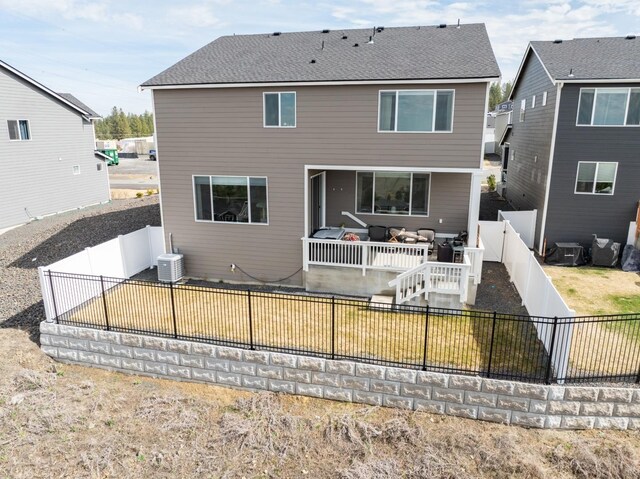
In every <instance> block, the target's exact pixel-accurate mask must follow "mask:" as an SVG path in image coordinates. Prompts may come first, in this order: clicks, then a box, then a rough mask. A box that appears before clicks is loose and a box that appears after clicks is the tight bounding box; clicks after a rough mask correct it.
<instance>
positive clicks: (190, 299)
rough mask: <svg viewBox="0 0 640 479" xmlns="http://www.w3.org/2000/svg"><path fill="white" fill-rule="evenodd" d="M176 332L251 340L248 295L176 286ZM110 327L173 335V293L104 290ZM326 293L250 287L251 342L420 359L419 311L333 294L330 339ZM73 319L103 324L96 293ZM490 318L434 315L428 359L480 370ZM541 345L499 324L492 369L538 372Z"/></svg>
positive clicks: (527, 333)
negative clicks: (377, 305)
mask: <svg viewBox="0 0 640 479" xmlns="http://www.w3.org/2000/svg"><path fill="white" fill-rule="evenodd" d="M174 298H175V305H176V317H177V318H178V320H177V322H176V327H177V331H178V335H179V336H181V337H190V338H195V339H198V338H202V339H207V338H214V339H216V340H217V341H219V342H226V343H228V344H233V343H238V342H239V343H244V344H249V343H250V341H251V338H250V335H249V321H248V318H249V310H248V308H249V302H248V299H247V293H246V292H244V291H233V290H227V289H211V288H201V287H177V288H174ZM106 300H107V308H108V311H109V326H110V327H113V328H120V329H126V330H129V329H136V328H137V329H144V330H150V331H155V332H157V333H163V334H168V335H172V334H173V332H174V324H173V314H172V309H171V296H170V290H169V288H168V287H158V285H157V284H155V283H149V285H145V283H141V282H137V283H128V284H124V285H121V286H117V287H115V288H113V289H111V290H109V292H108V293H107V295H106ZM331 308H332V304H331V299H330V298H319V299H314V300H309V299H308V298H306V297H304V296H297V295H283V294H269V293H252V295H251V309H252V315H251V316H252V326H253V343H254V344H255V345H258V347H259V348H265V347H270V346H271V347H279V348H285V349H287V350H289V351H308V352H316V353H322V354H330V353H331V351H332V344H333V348H334V352H335V355H336V357H340V356H350V357H359V358H368V359H372V360H383V361H387V362H393V363H397V364H407V365H421V364H422V360H423V354H424V353H423V351H424V336H425V317H424V314H423V313H412V312H393V311H380V310H375V309H371V308H369V307H368V306H366V303H363V302H361V301H349V300H336V304H335V318H336V319H335V337H333V338H332V333H331V316H332V313H331ZM69 320H70V321H71V322H74V323H81V324H94V325H98V326H101V327H105V326H106V323H105V322H104V304H103V302H102V299H101V298H98V299H96V300H94V301H93V302H91V303H89V304H88V305H87V306H85V307H84V308H83V309H80V310H78V311H76V312H75V313H73V315H71V316H70V317H69ZM491 328H492V317H491V315H485V316H481V317H476V316H473V315H472V313H471V312H469V314H467V315H464V316H455V315H447V316H440V315H434V314H431V315H430V318H429V330H428V344H427V365H429V366H431V367H440V368H444V369H445V370H446V369H447V368H453V369H464V370H470V371H485V370H486V368H487V365H488V359H489V349H490V341H491ZM539 352H540V343H539V342H538V341H537V337H536V334H535V330H534V328H533V327H532V326H531V325H530V323H528V322H527V321H526V320H525V321H520V322H506V323H504V324H502V323H499V324H498V326H497V327H496V331H495V334H494V350H493V356H494V357H493V361H492V370H493V371H494V372H496V371H503V372H509V373H511V374H516V375H517V374H529V375H530V374H533V373H536V372H537V373H540V371H541V368H542V359H541V358H540V357H539V356H538V354H537V353H539Z"/></svg>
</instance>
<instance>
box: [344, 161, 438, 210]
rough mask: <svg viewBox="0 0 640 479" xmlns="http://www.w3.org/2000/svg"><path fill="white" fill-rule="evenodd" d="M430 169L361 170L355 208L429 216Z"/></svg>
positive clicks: (358, 174)
mask: <svg viewBox="0 0 640 479" xmlns="http://www.w3.org/2000/svg"><path fill="white" fill-rule="evenodd" d="M430 182H431V177H430V175H429V173H401V172H389V171H359V172H358V173H357V188H356V212H357V213H374V214H378V215H411V216H429V185H430Z"/></svg>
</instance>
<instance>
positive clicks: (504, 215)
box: [498, 210, 538, 249]
mask: <svg viewBox="0 0 640 479" xmlns="http://www.w3.org/2000/svg"><path fill="white" fill-rule="evenodd" d="M537 217H538V210H530V211H502V210H500V211H498V221H502V220H507V221H509V222H510V223H511V225H512V226H513V229H515V230H516V231H517V232H518V233H520V239H521V240H522V241H524V244H526V245H527V248H529V249H531V248H533V244H534V241H535V236H536V218H537Z"/></svg>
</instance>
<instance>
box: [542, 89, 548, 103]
mask: <svg viewBox="0 0 640 479" xmlns="http://www.w3.org/2000/svg"><path fill="white" fill-rule="evenodd" d="M542 106H547V92H546V91H545V92H542Z"/></svg>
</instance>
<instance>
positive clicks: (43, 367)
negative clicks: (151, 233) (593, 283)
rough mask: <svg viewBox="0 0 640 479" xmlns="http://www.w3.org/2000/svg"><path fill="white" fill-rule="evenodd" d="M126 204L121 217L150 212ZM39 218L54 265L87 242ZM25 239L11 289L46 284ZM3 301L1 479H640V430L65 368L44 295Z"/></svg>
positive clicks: (7, 257) (8, 261) (10, 251)
mask: <svg viewBox="0 0 640 479" xmlns="http://www.w3.org/2000/svg"><path fill="white" fill-rule="evenodd" d="M114 204H116V205H117V203H116V202H114ZM131 204H132V208H133V209H132V210H129V212H125V213H127V215H125V216H124V217H127V218H130V217H133V218H135V217H136V216H138V215H137V214H136V210H142V208H149V206H148V205H147V206H144V207H141V208H135V204H137V203H131ZM101 211H104V214H106V215H111V216H108V217H107V218H108V219H105V216H102V219H100V215H97V214H96V215H94V216H88V213H86V212H84V213H82V212H80V213H73V214H78V218H80V217H81V215H84V217H82V223H81V229H82V231H85V232H86V231H93V229H92V224H93V223H94V222H98V223H97V224H100V225H101V226H103V228H104V222H105V221H113V222H114V227H113V228H114V236H115V234H116V233H115V232H116V230H117V232H120V231H121V230H120V229H118V228H122V226H121V225H122V224H123V214H121V212H116V211H111V212H110V211H109V210H108V209H107V208H105V209H103V210H101ZM92 214H93V213H92ZM67 218H69V216H67ZM43 221H49V223H46V224H48V225H49V227H46V228H45V224H44V223H43V224H42V225H41V227H40V226H39V228H41V229H39V230H38V242H40V244H45V243H46V242H47V241H51V239H52V238H55V244H54V243H48V244H50V247H52V248H57V249H55V250H54V251H52V252H51V253H49V256H48V257H45V260H46V261H49V260H50V259H51V256H53V257H55V256H56V255H58V254H62V253H61V250H60V249H61V248H63V247H64V248H66V247H67V246H66V245H68V244H69V243H71V244H73V245H74V248H75V247H76V246H75V245H76V243H75V241H80V239H83V238H84V236H83V235H82V234H78V229H77V228H74V227H72V225H73V223H71V226H70V224H69V222H68V221H65V222H64V223H60V224H58V223H56V221H58V220H56V219H46V220H43ZM129 221H131V219H129ZM141 221H143V224H144V223H148V222H149V221H148V219H146V218H144V219H143V220H141ZM116 225H117V227H116ZM36 226H37V225H36ZM94 227H95V225H94ZM138 227H139V226H138V225H136V224H133V223H131V229H137V228H138ZM23 231H24V235H32V233H33V232H34V231H35V230H34V229H33V228H32V229H25V230H23ZM64 231H66V232H68V234H69V235H72V237H68V238H67V236H65V233H63V232H64ZM100 231H101V232H103V231H104V230H103V229H101V230H100ZM97 239H98V238H93V239H92V240H97ZM26 241H27V238H26V237H21V236H20V234H18V233H16V232H14V233H13V234H12V235H11V236H10V237H9V239H7V240H2V241H0V274H1V277H2V278H3V280H2V281H6V279H5V278H6V277H7V274H9V272H10V270H15V271H13V273H15V274H14V278H15V279H14V280H13V281H14V283H15V284H14V288H15V290H16V291H24V290H29V288H31V286H30V285H31V284H32V283H33V282H34V281H37V280H36V279H34V278H35V277H36V276H37V271H36V270H35V268H29V266H27V263H26V261H27V259H28V263H29V264H30V263H31V261H32V259H31V258H32V257H34V256H33V251H34V248H32V247H31V246H29V247H28V248H27V247H26V246H24V244H25V243H26ZM51 245H53V246H51ZM82 247H84V246H83V245H81V244H77V249H78V250H80V249H81V248H82ZM58 250H60V251H58ZM45 253H46V252H45V251H44V250H43V251H41V252H39V254H38V262H40V261H41V258H42V257H43V255H44V254H45ZM68 253H69V251H67V250H65V251H64V254H65V255H66V254H68ZM21 257H24V258H26V259H25V260H24V261H25V262H21V261H19V260H20V258H21ZM13 273H12V274H13ZM18 273H19V274H18ZM32 276H34V278H32ZM23 283H24V284H23ZM34 284H35V283H34ZM0 306H1V307H2V308H4V309H2V311H0V318H2V317H4V318H10V320H8V321H7V322H5V323H2V324H0V364H2V370H1V371H2V374H0V477H3V478H4V477H8V478H16V479H18V478H41V477H42V478H50V477H73V478H76V477H88V478H105V477H117V478H129V477H131V478H143V477H145V478H146V477H149V478H175V477H215V478H276V477H278V478H280V477H282V478H305V477H310V478H332V479H335V478H345V479H360V478H363V479H364V478H396V477H406V478H423V477H424V478H450V479H453V478H477V477H491V478H511V477H522V478H554V479H555V478H574V477H575V478H603V479H604V478H620V479H622V478H625V479H626V478H632V479H633V478H640V433H638V432H616V431H584V432H575V431H545V430H528V429H523V428H519V427H513V426H512V427H509V426H502V425H495V424H491V423H482V422H476V421H472V420H465V419H459V418H453V417H444V416H434V415H429V414H425V413H414V412H409V411H400V410H393V409H385V408H373V407H363V406H357V405H351V404H342V403H338V402H332V401H323V400H318V399H309V398H303V397H294V396H280V395H275V394H269V393H264V394H255V393H248V392H244V391H236V390H232V389H226V388H220V387H215V386H208V385H199V384H191V383H182V382H175V381H165V380H157V379H150V378H144V377H138V376H129V375H124V374H121V373H114V372H109V371H103V370H99V369H93V368H86V367H80V366H71V365H65V364H61V363H58V362H55V361H53V360H52V359H50V358H48V357H47V356H45V355H43V354H42V353H41V352H40V349H39V347H38V344H37V341H38V335H37V329H36V328H37V321H38V320H39V319H40V318H41V314H42V305H41V301H40V298H39V297H38V295H37V293H34V294H33V295H32V296H29V298H26V299H23V298H22V297H21V296H19V295H18V294H14V295H13V296H8V299H7V297H5V298H4V300H3V302H1V304H0ZM11 319H12V320H11Z"/></svg>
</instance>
